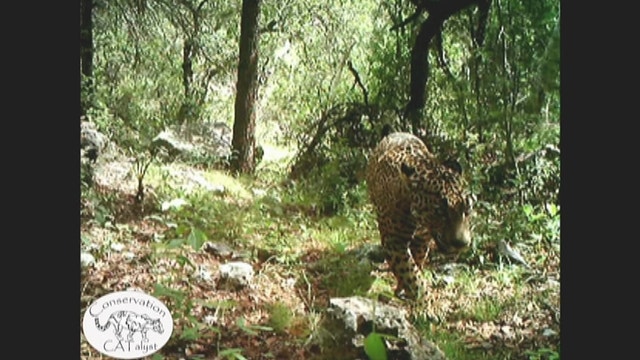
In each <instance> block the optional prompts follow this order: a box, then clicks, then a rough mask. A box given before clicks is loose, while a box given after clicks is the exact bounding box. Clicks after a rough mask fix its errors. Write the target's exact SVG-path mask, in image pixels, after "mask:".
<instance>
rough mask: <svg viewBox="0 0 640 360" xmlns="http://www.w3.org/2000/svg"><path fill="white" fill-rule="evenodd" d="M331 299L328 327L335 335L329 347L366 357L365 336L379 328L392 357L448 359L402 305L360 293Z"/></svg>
mask: <svg viewBox="0 0 640 360" xmlns="http://www.w3.org/2000/svg"><path fill="white" fill-rule="evenodd" d="M329 302H330V304H329V309H328V313H329V316H328V317H327V319H326V320H325V328H326V329H327V330H329V332H330V333H331V335H332V336H331V340H327V341H331V342H334V343H333V344H325V346H327V347H333V348H335V349H338V350H337V351H339V352H340V353H342V354H349V357H350V358H354V359H363V360H364V359H367V356H366V353H365V349H364V343H365V339H366V337H367V336H368V335H370V334H371V333H372V332H374V331H375V333H376V334H379V335H380V336H381V338H382V340H383V342H384V345H385V348H386V353H387V358H388V359H412V360H445V359H446V358H445V355H444V353H443V352H442V351H441V350H440V349H439V348H438V347H437V346H436V345H435V344H433V343H431V342H430V341H428V340H426V339H424V338H422V337H421V335H420V334H419V333H418V331H417V330H416V329H415V327H414V326H413V325H411V323H409V321H408V320H407V311H406V310H404V309H402V308H399V307H395V306H392V305H388V304H383V303H380V302H377V301H374V300H371V299H368V298H364V297H359V296H353V297H346V298H332V299H331V300H330V301H329ZM327 355H330V354H327ZM334 355H335V354H334ZM332 356H333V355H332Z"/></svg>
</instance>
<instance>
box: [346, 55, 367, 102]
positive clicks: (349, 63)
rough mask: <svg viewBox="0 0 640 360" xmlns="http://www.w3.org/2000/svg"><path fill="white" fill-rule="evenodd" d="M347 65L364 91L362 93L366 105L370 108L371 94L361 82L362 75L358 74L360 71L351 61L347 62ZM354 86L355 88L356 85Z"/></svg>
mask: <svg viewBox="0 0 640 360" xmlns="http://www.w3.org/2000/svg"><path fill="white" fill-rule="evenodd" d="M347 65H348V66H349V71H351V74H353V77H354V78H355V80H356V83H357V84H358V86H359V87H360V89H362V93H363V94H364V104H365V105H367V107H368V106H369V93H368V92H367V89H366V88H365V87H364V85H363V84H362V81H361V80H360V75H359V74H358V71H357V70H356V69H355V68H354V67H353V63H352V62H351V60H349V61H347ZM354 86H355V84H354Z"/></svg>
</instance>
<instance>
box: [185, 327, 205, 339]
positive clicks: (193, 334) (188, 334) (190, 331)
mask: <svg viewBox="0 0 640 360" xmlns="http://www.w3.org/2000/svg"><path fill="white" fill-rule="evenodd" d="M198 338H200V333H199V331H198V328H197V327H189V328H186V329H184V330H182V334H180V339H182V340H187V341H193V340H198Z"/></svg>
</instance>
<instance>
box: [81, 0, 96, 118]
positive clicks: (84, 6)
mask: <svg viewBox="0 0 640 360" xmlns="http://www.w3.org/2000/svg"><path fill="white" fill-rule="evenodd" d="M92 12H93V0H80V74H81V76H80V89H83V88H84V96H81V99H80V116H85V115H86V114H87V109H88V108H89V106H90V99H91V97H92V96H93V19H92ZM83 78H84V84H83V80H82V79H83ZM83 85H84V87H83ZM81 94H82V92H81Z"/></svg>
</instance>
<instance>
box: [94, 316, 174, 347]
mask: <svg viewBox="0 0 640 360" xmlns="http://www.w3.org/2000/svg"><path fill="white" fill-rule="evenodd" d="M111 325H113V327H114V333H115V335H116V337H117V338H118V340H123V336H122V331H123V330H125V329H126V330H128V331H129V333H128V334H127V340H129V341H131V340H133V335H135V333H136V332H139V333H141V334H142V341H143V342H147V341H149V339H148V338H147V331H148V330H149V329H151V330H153V331H155V332H157V333H158V334H162V333H163V332H164V329H163V328H162V323H160V319H151V318H150V317H149V315H147V314H142V315H138V314H136V313H134V312H133V311H126V310H121V311H116V312H114V313H112V314H111V315H110V316H109V319H107V323H106V324H105V325H100V320H99V319H98V317H96V327H97V328H98V330H100V331H106V330H107V329H108V328H109V326H111Z"/></svg>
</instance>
